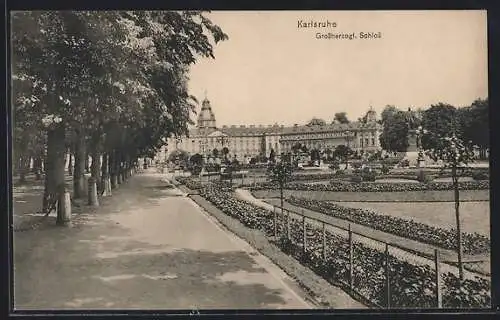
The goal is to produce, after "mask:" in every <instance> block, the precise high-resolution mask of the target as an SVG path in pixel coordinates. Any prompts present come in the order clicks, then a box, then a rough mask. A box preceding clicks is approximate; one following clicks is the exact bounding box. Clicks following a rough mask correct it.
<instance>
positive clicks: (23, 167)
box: [19, 155, 29, 183]
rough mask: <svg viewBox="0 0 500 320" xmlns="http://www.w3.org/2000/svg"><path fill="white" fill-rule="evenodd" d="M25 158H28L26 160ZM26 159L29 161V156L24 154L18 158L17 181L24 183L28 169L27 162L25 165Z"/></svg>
mask: <svg viewBox="0 0 500 320" xmlns="http://www.w3.org/2000/svg"><path fill="white" fill-rule="evenodd" d="M26 158H28V160H27V159H26ZM27 161H29V157H26V156H24V155H22V156H21V158H20V160H19V183H26V173H28V171H29V164H28V165H27Z"/></svg>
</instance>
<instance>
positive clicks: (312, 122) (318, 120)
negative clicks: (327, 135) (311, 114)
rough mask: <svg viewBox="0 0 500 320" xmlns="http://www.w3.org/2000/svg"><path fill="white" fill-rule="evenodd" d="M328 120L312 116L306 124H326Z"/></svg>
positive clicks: (309, 125)
mask: <svg viewBox="0 0 500 320" xmlns="http://www.w3.org/2000/svg"><path fill="white" fill-rule="evenodd" d="M325 125H326V121H325V120H323V119H318V118H312V119H311V121H309V122H308V123H307V124H306V126H308V127H311V126H325Z"/></svg>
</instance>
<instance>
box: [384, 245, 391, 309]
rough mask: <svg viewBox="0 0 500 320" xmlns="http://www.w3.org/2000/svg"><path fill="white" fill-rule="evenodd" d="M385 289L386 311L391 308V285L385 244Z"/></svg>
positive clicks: (387, 250)
mask: <svg viewBox="0 0 500 320" xmlns="http://www.w3.org/2000/svg"><path fill="white" fill-rule="evenodd" d="M385 287H386V294H387V296H386V299H387V309H389V308H390V307H391V284H390V267H389V244H388V243H386V244H385Z"/></svg>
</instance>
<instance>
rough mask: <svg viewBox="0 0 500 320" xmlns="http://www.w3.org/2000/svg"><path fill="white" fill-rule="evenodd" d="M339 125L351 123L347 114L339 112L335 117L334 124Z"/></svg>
mask: <svg viewBox="0 0 500 320" xmlns="http://www.w3.org/2000/svg"><path fill="white" fill-rule="evenodd" d="M335 121H336V122H338V123H349V122H350V121H349V119H348V118H347V113H345V112H337V113H335V115H334V122H335Z"/></svg>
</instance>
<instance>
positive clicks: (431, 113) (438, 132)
mask: <svg viewBox="0 0 500 320" xmlns="http://www.w3.org/2000/svg"><path fill="white" fill-rule="evenodd" d="M455 120H457V109H456V108H455V107H454V106H452V105H449V104H444V103H439V104H436V105H432V106H431V107H430V108H429V109H427V110H425V111H424V113H423V115H422V128H423V129H425V130H427V131H428V132H432V134H425V135H423V136H422V138H421V141H422V147H423V148H424V149H425V150H432V149H436V150H442V149H443V148H444V147H445V144H444V143H445V142H444V140H443V139H442V138H443V137H450V136H451V134H452V133H453V132H454V133H455V134H456V135H457V136H458V137H461V136H462V135H461V127H460V123H459V122H458V121H455Z"/></svg>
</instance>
